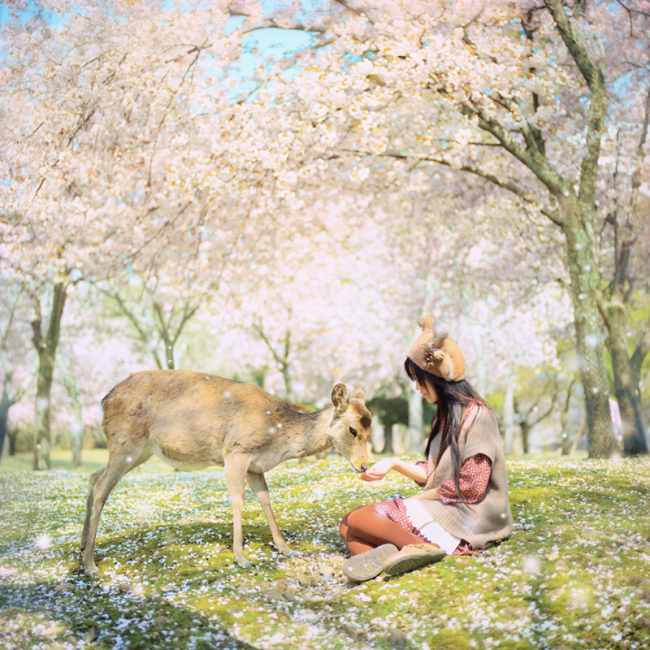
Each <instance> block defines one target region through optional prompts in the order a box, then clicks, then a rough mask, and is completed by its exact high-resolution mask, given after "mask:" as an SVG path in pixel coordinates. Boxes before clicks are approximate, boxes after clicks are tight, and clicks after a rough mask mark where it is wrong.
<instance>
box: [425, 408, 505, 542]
mask: <svg viewBox="0 0 650 650" xmlns="http://www.w3.org/2000/svg"><path fill="white" fill-rule="evenodd" d="M439 448H440V435H437V436H436V437H435V438H434V440H433V442H432V443H431V448H430V450H429V466H430V467H433V463H434V462H435V459H436V458H437V457H438V450H439ZM458 448H459V451H460V459H461V464H462V463H463V461H465V460H467V459H468V458H471V457H472V456H475V455H476V454H485V455H486V456H487V457H488V458H489V459H490V460H491V461H492V471H491V473H490V480H489V481H488V485H487V490H486V492H485V498H484V499H483V500H482V501H480V502H479V503H474V504H471V505H469V504H464V503H447V504H444V503H442V501H438V500H433V499H431V500H422V501H420V503H421V504H422V505H423V506H424V507H425V509H426V510H427V512H428V513H429V514H430V515H431V518H432V519H433V520H434V521H437V522H438V523H439V524H440V525H441V526H442V527H443V528H444V529H445V530H446V531H448V532H449V533H451V534H452V535H454V536H455V537H458V538H460V539H464V540H467V541H468V542H469V543H470V544H471V545H472V547H473V548H476V549H478V548H485V545H486V544H487V543H488V542H492V541H496V540H499V539H503V538H504V537H508V535H510V530H511V527H512V515H511V514H510V506H509V505H508V479H507V477H506V462H505V455H504V453H503V445H502V443H501V436H500V435H499V426H498V424H497V422H496V419H495V417H494V415H493V413H492V412H491V411H490V410H489V409H487V408H485V407H484V406H480V407H479V408H478V410H477V411H476V412H475V413H471V414H469V416H468V417H467V419H466V420H465V422H464V424H463V426H462V428H461V431H460V435H459V437H458ZM453 475H454V474H453V470H452V464H451V449H450V448H449V447H448V448H447V449H446V450H445V452H444V453H443V455H442V458H441V459H440V462H439V463H438V466H437V467H436V468H435V471H434V472H433V473H432V474H431V475H430V476H429V480H428V481H427V483H426V485H425V486H424V490H431V489H433V488H438V487H440V486H441V485H442V484H443V483H444V482H445V481H446V480H448V479H450V478H453Z"/></svg>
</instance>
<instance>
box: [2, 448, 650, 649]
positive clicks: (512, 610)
mask: <svg viewBox="0 0 650 650" xmlns="http://www.w3.org/2000/svg"><path fill="white" fill-rule="evenodd" d="M84 455H85V460H86V466H85V467H84V468H83V469H82V470H80V471H77V472H72V471H71V470H69V469H68V468H69V460H68V459H67V458H68V457H67V456H63V455H59V456H57V457H56V459H55V462H54V466H55V468H58V469H55V470H53V471H52V472H31V471H28V470H29V469H30V468H31V458H30V457H29V456H25V457H23V456H19V457H16V458H4V459H3V460H2V464H0V513H1V514H0V647H2V648H7V650H12V649H14V648H25V649H27V648H56V649H57V650H62V649H63V648H80V647H85V648H116V649H121V648H170V649H171V648H189V649H192V648H197V649H203V648H205V649H209V648H301V649H302V648H323V649H326V648H327V649H330V648H349V647H354V648H384V649H388V648H414V649H415V648H417V649H418V650H427V648H428V649H429V650H434V649H437V648H440V649H443V648H444V649H445V650H446V649H451V650H470V649H473V648H476V649H479V650H480V649H482V648H497V647H498V648H517V649H521V650H525V649H529V648H530V649H533V648H535V649H538V648H539V649H545V648H548V649H549V650H550V649H555V650H569V649H571V650H573V649H582V648H584V649H601V648H613V649H619V648H621V649H622V648H630V649H635V648H638V649H639V650H641V649H644V648H648V647H650V519H649V513H650V459H643V460H624V461H592V460H583V459H580V460H562V459H558V458H554V459H551V460H510V461H509V462H508V470H509V480H510V489H511V507H512V511H513V517H514V521H515V530H514V531H513V534H512V536H511V537H510V538H509V539H508V540H506V541H504V542H503V543H501V544H500V545H498V546H497V547H494V548H492V549H489V550H488V551H486V552H484V553H482V554H480V555H476V556H471V557H457V558H447V559H446V560H445V561H443V562H441V563H440V564H438V565H435V566H432V567H428V568H426V569H424V570H421V571H417V572H413V573H410V574H406V575H403V576H398V577H395V578H392V579H384V578H382V577H379V578H376V579H375V580H373V581H370V582H368V583H363V584H361V585H354V584H351V583H348V582H347V580H346V579H345V578H344V577H343V576H342V574H341V572H340V565H341V564H342V562H343V561H344V559H345V558H346V557H347V552H346V549H345V547H344V544H343V542H342V540H341V539H340V537H339V535H338V530H337V526H338V522H339V520H340V518H341V517H342V516H343V515H344V514H345V513H346V512H347V511H349V510H351V509H352V508H354V507H356V506H359V505H363V504H366V503H371V502H374V501H380V500H382V499H384V498H385V497H387V496H389V495H390V494H392V493H393V492H401V493H402V494H405V495H408V494H412V493H414V492H415V491H416V490H417V488H416V486H415V485H414V484H413V483H411V482H410V481H408V480H407V479H405V478H403V477H400V476H399V475H394V476H393V475H391V476H390V478H388V479H387V480H385V481H384V482H382V483H378V484H366V483H362V482H360V481H358V480H357V479H356V478H355V476H353V475H352V473H351V472H350V470H349V466H348V465H347V463H345V462H344V461H341V460H324V461H320V462H316V463H311V464H307V465H298V464H297V463H295V462H294V463H291V464H289V465H287V466H284V467H283V468H279V469H277V470H275V471H273V472H270V473H269V475H268V476H267V479H268V482H269V485H270V487H271V493H272V498H273V503H274V511H275V513H276V515H277V517H278V520H279V523H280V526H281V527H282V528H283V530H284V531H285V537H286V539H287V541H288V542H289V544H290V545H291V546H292V548H293V549H294V550H296V551H298V553H299V557H296V558H284V557H282V556H280V555H279V554H278V553H277V551H276V550H275V548H274V547H273V545H272V543H271V536H270V532H269V530H268V527H267V525H266V521H265V519H264V516H263V514H262V511H261V508H260V507H259V506H258V505H257V502H256V501H255V499H254V497H253V496H252V494H251V493H250V492H249V493H248V495H247V501H246V508H245V512H244V516H245V519H244V535H245V538H246V553H247V555H248V557H249V559H250V560H251V561H252V562H253V563H254V565H255V566H254V568H253V569H252V570H248V571H244V570H242V569H239V568H238V567H237V566H236V565H235V564H234V562H233V556H232V552H231V541H232V529H231V524H230V518H231V515H230V504H229V501H228V497H227V493H226V491H225V484H224V480H223V475H222V473H221V472H220V471H218V470H215V471H210V472H195V473H191V474H190V473H183V472H174V471H169V470H168V468H166V466H164V465H163V464H162V463H160V464H157V462H156V461H153V462H149V463H147V464H145V465H144V466H142V467H140V468H138V469H137V470H136V471H134V472H133V473H131V474H129V475H128V476H127V477H125V478H124V479H122V481H121V482H120V483H119V484H118V486H117V487H116V488H115V490H114V491H113V493H112V495H111V498H110V499H109V501H108V503H107V504H106V508H105V510H104V513H103V515H102V519H101V521H100V527H99V534H98V539H97V547H96V559H97V564H98V567H99V569H100V572H101V578H100V580H99V581H96V582H93V581H90V580H88V579H86V578H85V577H84V576H83V574H82V572H81V568H80V567H81V563H80V554H79V551H78V542H79V537H80V534H81V527H82V524H83V517H84V509H85V504H84V501H85V496H86V490H87V483H88V474H89V473H90V472H91V471H93V470H94V469H96V468H97V467H99V466H100V465H101V464H102V463H103V460H104V458H105V452H102V451H85V452H84Z"/></svg>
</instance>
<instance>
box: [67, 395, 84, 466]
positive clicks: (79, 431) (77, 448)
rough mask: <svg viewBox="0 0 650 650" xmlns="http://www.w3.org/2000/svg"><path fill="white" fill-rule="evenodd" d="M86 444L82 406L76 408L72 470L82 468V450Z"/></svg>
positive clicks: (72, 434)
mask: <svg viewBox="0 0 650 650" xmlns="http://www.w3.org/2000/svg"><path fill="white" fill-rule="evenodd" d="M83 444H84V425H83V422H82V420H81V405H78V407H77V406H75V409H74V421H73V422H72V433H71V436H70V448H71V450H72V468H73V469H76V468H77V467H81V450H82V449H83Z"/></svg>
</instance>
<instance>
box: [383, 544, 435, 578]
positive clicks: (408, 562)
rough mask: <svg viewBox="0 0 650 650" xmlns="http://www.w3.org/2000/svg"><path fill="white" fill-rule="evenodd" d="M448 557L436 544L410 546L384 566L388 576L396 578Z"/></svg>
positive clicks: (393, 556)
mask: <svg viewBox="0 0 650 650" xmlns="http://www.w3.org/2000/svg"><path fill="white" fill-rule="evenodd" d="M446 557H447V553H445V551H443V550H442V549H441V548H440V547H439V546H437V545H436V544H427V543H425V542H422V543H421V544H409V545H408V546H404V547H403V548H402V550H401V551H399V552H398V553H395V554H394V555H391V556H390V557H389V558H388V559H387V560H386V561H385V562H384V565H383V567H382V568H383V571H384V573H385V574H386V575H389V576H394V575H398V574H399V573H407V572H408V571H413V570H414V569H420V568H422V567H424V566H427V565H429V564H433V563H434V562H440V560H444V559H445V558H446Z"/></svg>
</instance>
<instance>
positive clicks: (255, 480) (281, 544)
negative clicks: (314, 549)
mask: <svg viewBox="0 0 650 650" xmlns="http://www.w3.org/2000/svg"><path fill="white" fill-rule="evenodd" d="M246 478H247V479H248V484H249V485H250V486H251V488H252V489H253V492H255V496H256V497H257V500H258V501H259V502H260V505H261V506H262V510H263V511H264V515H265V516H266V521H268V522H269V528H270V529H271V535H272V536H273V542H274V544H275V545H276V546H277V547H278V549H279V550H280V553H282V554H283V555H287V556H289V557H292V556H294V555H296V553H294V552H293V551H292V550H291V549H290V548H289V546H288V545H287V543H286V542H285V541H284V537H282V533H281V532H280V527H279V526H278V522H277V521H276V520H275V515H274V514H273V510H272V509H271V496H270V495H269V486H268V485H267V484H266V479H265V478H264V474H253V473H252V472H248V474H246Z"/></svg>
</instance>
